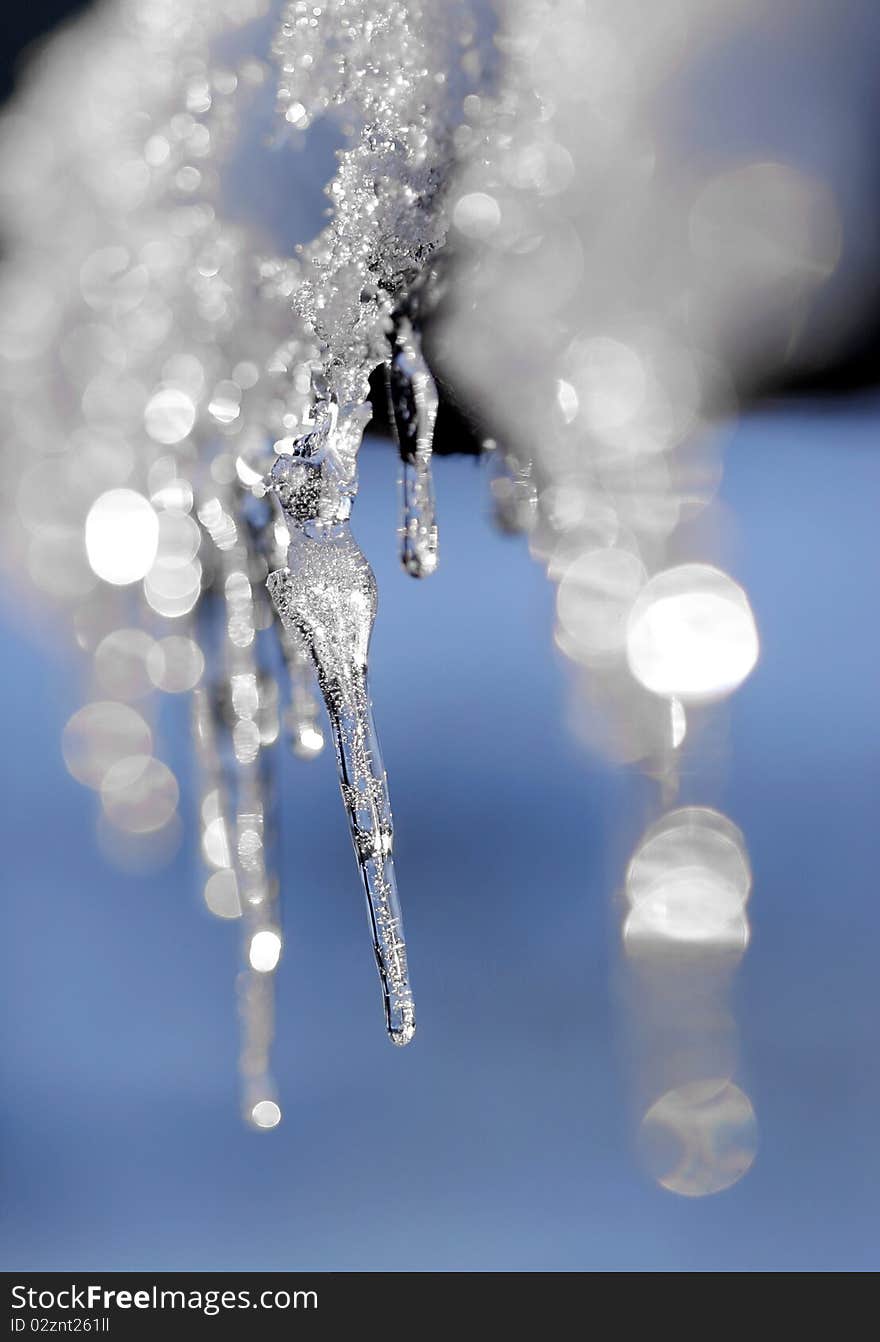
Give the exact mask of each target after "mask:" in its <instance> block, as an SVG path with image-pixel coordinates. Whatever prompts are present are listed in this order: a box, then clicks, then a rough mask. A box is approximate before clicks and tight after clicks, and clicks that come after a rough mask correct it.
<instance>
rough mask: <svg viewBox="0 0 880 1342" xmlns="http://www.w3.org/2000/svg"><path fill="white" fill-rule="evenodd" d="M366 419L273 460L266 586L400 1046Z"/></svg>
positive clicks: (354, 417) (404, 987) (401, 961)
mask: <svg viewBox="0 0 880 1342" xmlns="http://www.w3.org/2000/svg"><path fill="white" fill-rule="evenodd" d="M362 423H363V416H362V414H361V413H360V412H359V411H356V412H354V413H353V414H350V415H349V416H347V417H346V418H345V419H344V420H343V421H341V422H340V423H339V425H338V426H337V416H336V407H335V405H334V406H332V407H331V409H330V412H329V414H325V415H324V418H323V422H322V423H321V424H320V427H319V428H317V429H316V430H315V431H314V432H313V433H311V434H309V435H308V436H307V437H305V438H303V439H300V440H299V442H298V443H296V444H295V445H294V450H293V453H292V454H291V455H290V456H284V457H279V458H278V460H277V461H276V462H275V465H274V466H273V468H272V471H271V474H270V477H269V479H268V481H267V486H268V488H270V489H272V490H273V491H274V492H275V493H276V495H277V496H278V499H279V502H280V504H281V507H282V509H283V510H284V514H285V519H286V521H287V525H288V530H289V532H290V548H289V550H288V559H287V563H288V566H287V567H286V568H282V569H278V570H276V571H275V572H273V573H270V575H269V579H268V584H267V585H268V588H269V592H270V594H271V597H272V600H273V601H274V603H275V607H276V609H277V611H278V615H279V617H280V619H281V622H282V624H283V625H284V626H285V628H286V629H289V630H292V631H293V633H294V634H295V635H296V636H297V637H299V638H300V639H301V640H302V641H303V643H304V644H305V646H306V647H307V648H308V650H309V652H310V653H311V656H312V658H313V660H314V663H315V668H316V671H317V675H318V685H319V687H320V689H321V693H322V695H323V697H324V702H325V704H326V707H327V713H328V715H329V718H330V724H331V727H332V729H333V736H334V740H335V744H336V755H337V761H338V765H339V780H340V786H341V790H342V798H343V801H344V803H345V807H346V811H347V813H348V819H349V824H350V826H351V834H352V840H353V842H354V849H355V854H356V856H357V861H358V867H359V869H360V873H361V877H362V880H363V884H364V891H365V893H366V898H367V910H368V914H369V919H370V927H371V931H372V936H373V948H374V951H375V954H376V961H377V964H378V967H379V976H380V979H381V982H382V992H383V998H384V1005H385V1018H386V1024H387V1027H388V1033H389V1035H390V1036H391V1039H392V1042H393V1043H395V1044H407V1043H409V1041H410V1039H411V1038H412V1036H413V1033H414V1031H415V1013H414V1007H413V999H412V993H411V991H410V987H409V981H408V976H407V964H406V946H405V944H404V940H403V929H402V924H401V915H400V906H399V903H398V898H397V885H396V882H395V877H394V864H393V860H392V856H391V849H392V841H393V833H392V819H391V807H390V804H389V800H388V785H387V781H386V777H385V770H384V768H383V766H382V757H381V754H380V751H379V743H378V740H377V738H376V729H375V725H374V723H373V712H372V707H371V704H370V695H369V687H368V684H367V654H368V649H369V643H370V634H371V632H372V628H373V620H374V618H375V614H376V580H375V578H374V576H373V571H372V569H371V568H370V565H369V563H368V562H367V560H366V558H365V557H364V555H363V554H362V552H361V550H360V548H359V547H358V544H357V542H356V541H355V539H354V537H353V536H352V534H351V530H350V528H349V524H348V517H349V513H350V511H351V499H352V497H353V495H354V492H355V489H356V475H355V453H356V451H357V445H358V442H359V441H360V434H361V431H362Z"/></svg>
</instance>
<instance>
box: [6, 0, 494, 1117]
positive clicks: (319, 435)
mask: <svg viewBox="0 0 880 1342" xmlns="http://www.w3.org/2000/svg"><path fill="white" fill-rule="evenodd" d="M267 14H271V15H272V17H273V21H274V23H275V30H274V32H275V35H274V37H273V39H272V42H271V56H272V62H273V64H270V63H267V62H265V61H264V60H263V59H262V58H261V55H260V54H259V53H258V52H257V53H255V54H254V55H251V54H249V47H250V46H254V44H255V43H259V42H261V41H263V40H264V38H262V37H261V33H262V32H263V31H264V30H262V29H261V27H260V25H259V24H256V23H252V21H254V20H261V19H263V18H265V17H266V15H267ZM251 25H252V26H251ZM221 51H222V53H223V56H222V57H221V55H220V54H219V53H220V52H221ZM234 52H239V53H240V54H239V55H237V56H230V53H234ZM478 65H479V60H478V55H477V45H476V39H475V24H474V21H473V17H472V14H471V12H470V6H469V4H468V3H467V0H450V2H449V3H444V4H443V5H435V4H433V3H432V2H431V0H407V2H406V3H404V2H403V0H321V2H320V3H318V4H315V3H309V4H306V3H302V2H301V0H293V2H292V3H286V4H280V5H279V4H277V3H276V4H270V3H268V0H225V3H224V4H223V5H219V4H216V3H214V0H149V3H147V0H126V3H124V4H121V3H120V4H114V3H109V4H107V5H104V6H103V7H101V9H99V10H96V11H95V12H94V13H93V14H90V15H88V16H87V17H86V18H85V19H84V20H83V21H82V23H81V24H80V25H78V26H76V27H73V28H71V29H70V30H68V31H67V32H66V33H64V34H62V35H61V36H60V37H58V38H56V39H55V40H53V43H52V44H51V46H50V47H49V48H48V50H47V52H46V54H45V55H44V57H43V60H42V63H41V69H40V70H39V71H38V72H37V73H36V74H35V76H33V77H32V78H31V80H30V82H29V83H28V84H27V85H26V86H25V88H24V90H23V92H22V94H21V95H20V96H19V98H18V101H17V104H16V105H15V107H14V109H13V113H12V114H11V115H9V116H7V117H6V118H5V120H4V122H3V123H2V139H0V179H2V181H3V183H5V184H6V187H11V189H9V190H7V189H6V187H4V188H2V196H3V199H2V223H3V228H4V234H5V238H4V241H5V246H6V250H7V252H8V254H9V255H10V256H11V258H12V261H11V263H10V265H9V266H8V267H7V269H6V271H5V272H4V282H3V297H4V303H3V316H2V320H0V327H2V329H0V353H2V354H3V359H2V360H0V374H2V387H3V391H4V398H5V404H4V409H3V415H4V417H5V420H6V423H7V432H6V434H5V435H4V436H5V437H7V438H8V439H9V440H10V441H15V442H16V443H17V444H19V445H21V446H26V447H27V453H26V454H24V455H21V454H20V455H19V459H22V460H27V461H28V462H29V463H30V464H29V466H28V467H27V469H26V470H25V471H24V473H23V476H22V482H21V485H20V487H19V488H18V490H17V497H18V498H19V500H20V501H21V509H22V510H21V512H20V517H21V520H22V523H23V528H24V534H23V537H22V539H23V541H24V542H25V544H26V546H27V550H26V556H25V562H26V564H27V566H28V568H29V569H30V572H31V574H32V576H33V578H34V579H35V581H36V582H37V584H38V585H39V586H41V587H42V588H44V589H45V590H46V591H47V592H48V593H49V594H50V595H53V596H55V597H57V598H59V599H60V600H61V601H62V602H63V604H64V606H65V608H66V609H67V610H68V611H72V612H73V622H74V632H75V636H76V638H77V641H78V643H79V645H80V647H82V648H83V649H84V650H86V651H88V652H89V653H90V654H93V656H94V662H93V666H94V675H95V693H94V696H93V702H91V703H90V704H88V705H87V706H86V707H85V708H84V709H82V710H80V712H79V713H78V714H76V715H74V718H73V719H71V721H70V723H69V724H68V727H67V729H66V731H65V742H64V745H65V754H66V758H67V761H68V766H69V767H70V769H71V771H72V772H74V774H75V775H76V776H77V777H78V778H80V779H81V780H82V781H83V782H86V783H88V784H89V785H90V786H93V787H95V789H96V790H98V791H99V792H100V794H101V799H102V803H103V810H104V812H105V813H106V815H107V816H110V817H112V818H114V821H115V822H116V823H117V824H118V825H120V824H121V825H122V826H123V827H125V826H127V829H126V833H127V834H128V836H129V837H136V836H137V835H140V834H143V833H146V832H147V831H150V832H153V831H155V832H156V833H157V834H159V835H161V834H162V833H165V832H169V833H170V831H171V828H172V827H173V826H174V825H177V824H179V822H178V820H177V815H176V800H177V785H176V782H175V780H174V777H173V775H172V774H171V773H170V770H168V769H167V767H166V766H165V765H164V764H162V763H161V762H160V761H159V760H158V758H156V755H157V753H158V750H157V743H156V730H155V722H153V721H151V720H150V719H149V717H148V716H147V715H148V714H149V712H150V709H149V706H148V707H146V708H144V710H143V711H141V707H136V706H135V705H136V704H138V702H139V698H138V697H139V696H143V694H144V693H145V691H146V690H147V689H150V688H153V687H155V688H158V689H163V690H167V691H168V692H171V693H177V692H183V691H192V694H193V714H192V729H193V737H194V742H195V748H196V756H197V761H198V765H199V770H200V776H201V784H200V789H201V791H200V826H201V841H202V850H203V853H204V857H205V862H206V864H207V867H208V869H209V874H208V877H207V880H206V884H205V891H204V894H205V902H206V904H207V906H208V908H209V909H210V910H211V912H212V913H214V914H215V915H217V916H218V917H221V918H229V919H238V920H239V923H240V926H241V928H242V933H243V962H244V963H243V969H242V974H241V977H240V981H239V1002H240V1012H241V1020H242V1050H241V1068H242V1074H243V1080H244V1108H245V1113H246V1116H247V1117H248V1118H249V1120H250V1121H252V1122H253V1123H254V1124H255V1125H256V1126H257V1127H261V1128H270V1127H273V1126H275V1124H276V1123H277V1122H278V1121H279V1119H280V1108H279V1106H278V1103H277V1101H276V1099H275V1095H274V1088H273V1083H272V1079H271V1075H270V1070H269V1049H270V1044H271V1040H272V1034H273V1006H272V978H273V974H274V971H275V968H276V966H277V965H278V963H279V961H280V958H281V955H282V951H283V935H282V918H281V903H282V897H283V892H284V884H285V878H286V874H282V879H281V882H280V887H281V888H280V891H279V880H278V877H277V875H276V870H275V863H274V859H273V853H272V849H273V831H274V817H273V805H272V803H273V779H272V777H271V775H270V772H269V770H270V764H271V757H270V755H269V753H268V752H267V750H266V747H267V746H269V745H271V744H272V742H273V741H274V740H275V739H276V738H277V737H278V736H279V735H283V736H284V737H286V738H287V740H288V742H289V745H290V748H291V749H292V750H293V752H294V753H295V754H296V755H297V756H299V757H300V758H301V759H310V758H313V757H314V756H316V755H318V754H319V753H320V752H321V750H322V747H323V744H324V734H325V733H324V728H323V726H322V714H321V707H320V702H319V694H320V698H322V699H323V701H324V705H325V706H326V710H327V715H328V718H329V724H330V730H331V734H332V737H333V741H334V744H335V748H336V756H337V761H338V766H339V778H340V785H341V790H342V798H343V803H344V806H345V810H346V813H347V815H348V819H349V823H350V828H351V835H352V840H353V843H354V849H355V854H356V861H357V867H358V870H359V872H360V875H361V878H362V882H363V887H364V891H365V894H366V899H367V907H368V913H369V921H370V928H371V932H372V940H373V945H374V949H375V954H376V960H377V964H378V968H379V974H380V980H381V985H382V991H383V997H384V1004H385V1013H386V1019H387V1025H388V1031H389V1034H390V1036H391V1038H392V1040H393V1041H394V1042H395V1043H396V1044H406V1043H407V1042H408V1041H409V1040H410V1039H411V1038H412V1035H413V1031H414V1028H415V1016H414V1009H413V999H412V993H411V989H410V985H409V978H408V971H407V961H406V949H405V945H404V940H403V930H402V926H401V917H400V907H399V903H398V897H397V888H396V881H395V873H394V867H393V858H392V835H393V829H392V819H391V809H390V804H389V799H388V788H387V782H386V778H385V771H384V768H383V765H382V759H381V755H380V752H379V746H378V740H377V737H376V731H375V726H374V724H373V717H372V708H371V705H370V698H369V684H368V675H367V657H368V650H369V640H370V632H371V629H372V624H373V619H374V616H375V611H376V587H375V580H374V577H373V574H372V571H371V569H370V566H369V564H368V563H367V561H366V559H365V558H364V556H363V555H362V553H361V552H360V550H359V548H358V546H357V544H356V542H355V540H354V539H353V537H352V534H351V531H350V530H349V513H350V510H351V506H352V502H353V500H354V497H355V494H356V490H357V452H358V448H359V446H360V443H361V437H362V434H363V431H364V428H365V425H366V424H367V422H368V420H369V418H370V405H369V401H368V393H369V380H370V376H371V374H372V373H374V372H375V371H376V370H377V369H381V367H382V366H383V365H385V367H386V369H387V376H388V381H389V395H390V400H391V406H392V418H393V422H394V426H395V431H396V435H397V441H398V445H399V451H400V457H401V469H402V473H403V484H402V494H403V520H402V525H401V543H402V561H403V565H404V568H405V569H406V570H407V572H408V573H410V574H412V575H414V576H416V577H420V576H425V575H427V574H429V573H431V572H432V571H433V569H434V568H435V566H436V562H437V525H436V520H435V517H434V505H433V488H432V484H431V476H430V458H431V439H432V434H433V428H434V419H435V416H436V407H437V394H436V390H435V388H434V384H433V380H432V378H431V374H430V371H429V369H428V367H427V364H426V362H425V360H424V358H423V356H422V354H421V351H420V347H419V331H418V321H417V313H416V309H415V297H414V295H415V289H416V287H421V288H422V289H424V287H425V285H426V284H430V274H429V273H428V272H429V269H430V267H429V263H430V262H431V260H432V258H433V257H434V255H435V253H436V252H437V249H438V248H439V247H440V245H441V244H442V243H443V241H444V237H445V233H446V223H447V221H446V215H445V208H444V191H445V187H446V186H447V184H448V178H449V172H450V164H451V161H452V157H453V147H454V146H453V132H454V128H455V124H456V118H457V117H460V109H461V105H462V99H463V97H464V96H465V95H466V94H467V93H468V91H469V90H470V88H471V87H473V82H474V80H475V79H477V78H478V76H479V70H478ZM273 84H274V86H275V87H274V101H275V105H276V110H277V125H278V126H279V128H280V139H281V140H282V142H283V140H284V137H288V138H289V139H292V140H293V141H302V140H303V138H304V135H305V134H306V133H307V132H308V130H309V128H310V127H311V125H312V124H313V123H314V122H315V121H317V120H319V119H321V118H327V117H334V116H336V117H337V119H338V120H340V125H341V131H342V133H343V135H344V137H345V147H344V148H343V149H342V150H341V151H340V152H339V153H338V155H337V158H338V162H337V165H336V170H335V173H334V175H333V177H332V180H331V181H330V182H329V184H328V185H327V187H326V194H327V197H328V200H329V203H330V209H329V210H328V211H327V213H328V215H329V218H328V221H327V223H326V226H325V227H324V228H323V230H322V231H321V232H320V233H319V234H318V235H317V236H316V237H315V238H314V239H313V240H312V241H311V242H309V243H306V244H305V245H304V246H302V247H300V248H298V249H297V250H296V252H295V253H294V254H293V255H290V256H280V255H268V254H267V253H266V251H265V249H264V248H263V247H262V246H261V244H260V241H259V240H258V238H257V235H256V234H252V233H251V231H250V229H249V228H248V227H246V226H243V225H241V224H238V223H236V224H233V223H231V222H229V220H228V218H227V217H226V212H225V208H224V202H225V196H224V188H223V173H224V172H225V171H226V166H225V165H226V164H227V163H228V162H229V161H230V155H231V153H232V151H233V150H234V148H235V145H236V142H237V137H238V136H239V135H240V133H241V131H242V128H243V127H246V125H247V124H248V118H249V117H250V118H251V119H252V114H253V109H254V105H255V103H257V102H259V100H260V99H263V98H264V95H265V93H266V92H269V93H270V96H271V93H272V85H273ZM61 90H63V95H62V96H59V92H60V91H61ZM281 157H283V156H281ZM277 161H278V162H281V158H279V159H278V160H277ZM12 331H15V332H16V333H17V334H16V337H15V340H14V341H13V340H10V339H7V338H6V337H7V336H8V335H9V333H10V332H12ZM59 445H61V446H62V449H63V450H61V451H59ZM19 469H20V468H19ZM83 537H85V550H84V549H83V544H82V542H83ZM17 541H18V535H17V533H16V532H14V531H13V532H12V533H10V534H9V535H8V536H7V548H12V550H13V557H14V547H15V544H16V543H17ZM101 580H102V585H101V586H100V588H99V587H98V583H99V581H101ZM269 594H271V601H270V599H269ZM138 602H145V603H146V604H145V607H144V610H137V609H136V606H137V604H138ZM273 607H274V609H273ZM276 612H277V614H276ZM138 626H141V627H138ZM273 629H274V636H275V638H276V639H277V642H278V644H279V645H280V647H279V648H278V649H277V650H275V651H273V650H272V648H271V638H272V633H271V631H272V630H273ZM318 691H319V694H318V693H317V692H318ZM135 765H137V767H135ZM122 766H124V767H122ZM111 790H112V796H111ZM115 833H117V831H116V830H114V834H115Z"/></svg>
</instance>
